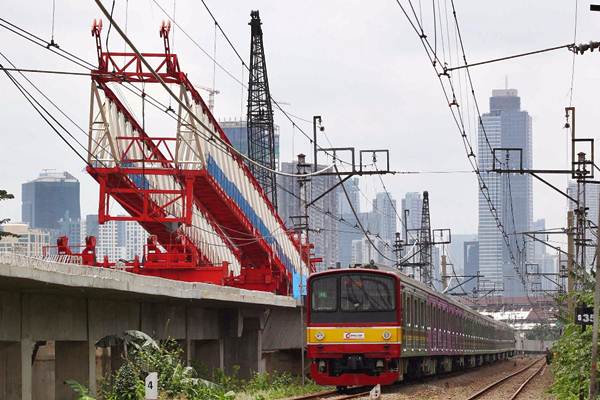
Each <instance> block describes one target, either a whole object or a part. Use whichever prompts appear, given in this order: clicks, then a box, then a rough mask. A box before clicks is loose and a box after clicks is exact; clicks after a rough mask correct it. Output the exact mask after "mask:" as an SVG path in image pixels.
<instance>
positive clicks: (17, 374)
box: [0, 340, 33, 400]
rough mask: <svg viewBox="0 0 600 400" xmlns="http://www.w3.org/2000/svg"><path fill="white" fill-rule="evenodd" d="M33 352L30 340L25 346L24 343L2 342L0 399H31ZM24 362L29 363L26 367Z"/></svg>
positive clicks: (0, 343) (0, 352)
mask: <svg viewBox="0 0 600 400" xmlns="http://www.w3.org/2000/svg"><path fill="white" fill-rule="evenodd" d="M28 349H29V350H28ZM32 350H33V346H32V343H31V341H29V340H26V341H25V343H24V345H23V343H22V342H0V399H6V400H21V399H28V400H30V399H31V351H32ZM23 360H25V361H27V362H25V365H24V366H23ZM23 367H24V368H23Z"/></svg>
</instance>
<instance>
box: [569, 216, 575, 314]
mask: <svg viewBox="0 0 600 400" xmlns="http://www.w3.org/2000/svg"><path fill="white" fill-rule="evenodd" d="M573 219H574V216H573V211H568V212H567V309H568V312H569V318H572V317H573V315H574V313H575V300H574V299H573V289H574V288H575V270H574V265H573V264H574V262H573V261H574V258H575V255H574V253H575V240H574V239H573Z"/></svg>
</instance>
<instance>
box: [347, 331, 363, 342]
mask: <svg viewBox="0 0 600 400" xmlns="http://www.w3.org/2000/svg"><path fill="white" fill-rule="evenodd" d="M364 338H365V333H364V332H344V340H364Z"/></svg>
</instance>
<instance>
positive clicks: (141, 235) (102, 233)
mask: <svg viewBox="0 0 600 400" xmlns="http://www.w3.org/2000/svg"><path fill="white" fill-rule="evenodd" d="M88 217H91V218H90V220H93V218H94V217H97V216H88ZM96 221H97V219H96ZM94 227H95V226H94V225H93V224H92V228H94ZM97 230H98V232H97V235H90V234H89V233H88V236H97V242H96V256H97V257H98V259H99V260H100V261H102V259H103V258H104V256H106V257H108V260H109V261H110V262H116V261H119V260H133V259H134V258H135V256H138V257H139V258H140V260H141V259H142V257H143V255H144V245H145V244H146V240H147V239H148V233H147V232H146V230H145V229H144V228H142V226H141V225H140V224H138V223H137V222H135V221H108V222H105V223H104V224H102V225H98V226H97Z"/></svg>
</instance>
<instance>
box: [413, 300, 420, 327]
mask: <svg viewBox="0 0 600 400" xmlns="http://www.w3.org/2000/svg"><path fill="white" fill-rule="evenodd" d="M417 302H418V299H417V298H416V297H415V299H414V308H415V320H414V323H413V326H415V327H416V326H418V325H419V319H420V316H419V306H418V303H417Z"/></svg>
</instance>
